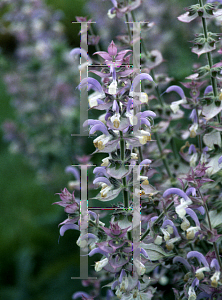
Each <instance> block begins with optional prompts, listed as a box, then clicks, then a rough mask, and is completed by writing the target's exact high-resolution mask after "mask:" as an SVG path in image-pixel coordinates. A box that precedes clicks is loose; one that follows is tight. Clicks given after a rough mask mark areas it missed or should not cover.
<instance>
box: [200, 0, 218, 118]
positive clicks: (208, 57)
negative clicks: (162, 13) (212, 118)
mask: <svg viewBox="0 0 222 300" xmlns="http://www.w3.org/2000/svg"><path fill="white" fill-rule="evenodd" d="M199 4H200V6H201V7H203V1H202V0H199ZM202 25H203V32H204V38H205V39H207V37H208V30H207V22H206V18H202ZM207 60H208V64H209V67H210V69H211V68H212V66H213V59H212V56H211V53H210V52H207ZM210 79H211V85H212V88H213V94H214V99H216V98H217V79H216V78H215V77H213V76H210ZM219 114H220V113H219ZM219 114H218V115H217V120H218V123H220V115H219Z"/></svg>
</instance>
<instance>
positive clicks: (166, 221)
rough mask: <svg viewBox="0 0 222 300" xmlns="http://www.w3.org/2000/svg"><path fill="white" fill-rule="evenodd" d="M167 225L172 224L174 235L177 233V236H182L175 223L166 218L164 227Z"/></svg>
mask: <svg viewBox="0 0 222 300" xmlns="http://www.w3.org/2000/svg"><path fill="white" fill-rule="evenodd" d="M167 225H170V226H172V227H173V233H174V235H175V236H176V237H179V236H180V235H179V233H178V231H177V228H176V226H175V225H174V223H173V222H172V221H171V220H165V221H164V222H163V225H162V227H163V228H164V227H166V226H167Z"/></svg>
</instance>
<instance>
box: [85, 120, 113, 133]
mask: <svg viewBox="0 0 222 300" xmlns="http://www.w3.org/2000/svg"><path fill="white" fill-rule="evenodd" d="M96 131H101V132H102V133H104V134H105V135H109V132H108V130H107V128H106V125H105V124H104V123H102V122H101V124H96V125H94V126H93V127H92V128H91V129H90V131H89V134H93V133H95V132H96Z"/></svg>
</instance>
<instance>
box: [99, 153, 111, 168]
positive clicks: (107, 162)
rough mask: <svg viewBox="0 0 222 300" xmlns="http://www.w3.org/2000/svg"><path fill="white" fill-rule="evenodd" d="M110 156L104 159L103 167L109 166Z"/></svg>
mask: <svg viewBox="0 0 222 300" xmlns="http://www.w3.org/2000/svg"><path fill="white" fill-rule="evenodd" d="M109 158H110V157H109V156H108V157H105V158H103V159H102V163H101V166H102V167H107V166H108V165H109Z"/></svg>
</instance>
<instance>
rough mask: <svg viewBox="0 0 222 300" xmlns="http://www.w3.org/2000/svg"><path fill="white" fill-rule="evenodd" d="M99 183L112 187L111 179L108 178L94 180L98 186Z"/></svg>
mask: <svg viewBox="0 0 222 300" xmlns="http://www.w3.org/2000/svg"><path fill="white" fill-rule="evenodd" d="M98 182H103V183H105V184H107V185H109V186H111V183H110V181H109V179H108V178H106V177H97V178H96V179H94V180H93V184H96V183H98Z"/></svg>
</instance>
